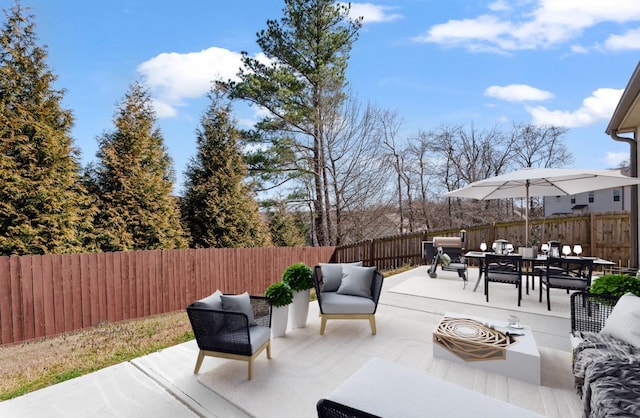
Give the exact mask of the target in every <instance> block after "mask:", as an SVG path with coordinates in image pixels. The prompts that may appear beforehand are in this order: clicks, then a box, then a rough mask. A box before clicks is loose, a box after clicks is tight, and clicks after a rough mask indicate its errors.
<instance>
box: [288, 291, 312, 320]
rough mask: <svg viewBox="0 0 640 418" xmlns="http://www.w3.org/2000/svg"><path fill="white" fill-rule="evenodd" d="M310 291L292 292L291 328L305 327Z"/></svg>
mask: <svg viewBox="0 0 640 418" xmlns="http://www.w3.org/2000/svg"><path fill="white" fill-rule="evenodd" d="M310 293H311V289H307V290H300V291H298V292H293V303H292V304H291V305H289V306H290V308H289V310H290V311H291V328H304V327H306V326H307V316H308V315H309V294H310Z"/></svg>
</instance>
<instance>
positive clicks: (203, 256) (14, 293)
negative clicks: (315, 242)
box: [0, 247, 334, 344]
mask: <svg viewBox="0 0 640 418" xmlns="http://www.w3.org/2000/svg"><path fill="white" fill-rule="evenodd" d="M333 253H334V248H333V247H299V248H290V247H287V248H284V247H282V248H275V247H270V248H242V249H240V248H238V249H232V248H228V249H227V248H225V249H188V250H155V251H129V252H113V253H89V254H55V255H37V256H11V257H0V344H7V343H15V342H20V341H25V340H30V339H34V338H40V337H45V336H51V335H56V334H60V333H63V332H69V331H74V330H78V329H82V328H86V327H90V326H92V325H95V324H97V323H100V322H105V321H108V322H114V321H120V320H124V319H133V318H141V317H145V316H149V315H156V314H160V313H165V312H173V311H178V310H181V309H184V308H185V307H186V306H187V305H188V304H189V303H191V302H192V301H194V300H196V299H199V298H201V297H204V296H206V295H209V294H210V293H212V292H213V291H215V290H216V289H220V290H221V291H223V292H225V293H241V292H244V291H248V292H249V293H250V294H254V295H262V294H264V291H265V289H266V287H267V286H268V285H269V284H271V283H274V282H277V281H279V280H280V277H281V275H282V272H283V271H284V269H285V268H286V267H287V266H288V265H291V264H293V263H296V262H298V261H302V262H303V263H305V264H307V265H308V266H311V267H312V266H314V265H315V264H317V263H319V262H329V261H330V260H331V258H332V256H333Z"/></svg>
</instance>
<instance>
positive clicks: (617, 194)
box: [613, 189, 620, 202]
mask: <svg viewBox="0 0 640 418" xmlns="http://www.w3.org/2000/svg"><path fill="white" fill-rule="evenodd" d="M613 201H614V202H619V201H620V189H613Z"/></svg>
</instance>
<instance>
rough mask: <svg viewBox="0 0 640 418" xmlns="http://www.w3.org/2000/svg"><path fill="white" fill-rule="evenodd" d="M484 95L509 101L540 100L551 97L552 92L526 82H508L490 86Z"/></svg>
mask: <svg viewBox="0 0 640 418" xmlns="http://www.w3.org/2000/svg"><path fill="white" fill-rule="evenodd" d="M484 95H485V96H488V97H495V98H496V99H501V100H507V101H510V102H526V101H540V100H547V99H551V98H553V94H552V93H550V92H548V91H545V90H540V89H537V88H535V87H531V86H528V85H526V84H510V85H508V86H491V87H488V88H487V89H486V90H485V91H484Z"/></svg>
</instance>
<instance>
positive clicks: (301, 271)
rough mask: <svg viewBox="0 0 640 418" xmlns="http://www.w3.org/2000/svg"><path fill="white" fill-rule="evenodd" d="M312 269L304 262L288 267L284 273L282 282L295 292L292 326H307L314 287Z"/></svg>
mask: <svg viewBox="0 0 640 418" xmlns="http://www.w3.org/2000/svg"><path fill="white" fill-rule="evenodd" d="M311 275H312V272H311V268H309V266H307V265H306V264H304V263H302V262H298V263H295V264H292V265H290V266H289V267H287V268H286V269H285V270H284V272H283V273H282V282H283V283H286V284H288V285H289V287H290V288H291V290H293V304H292V305H291V307H290V308H289V309H290V311H291V326H292V327H293V328H304V327H305V326H307V316H308V315H309V296H310V293H311V288H312V287H313V279H312V278H311Z"/></svg>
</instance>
